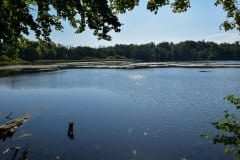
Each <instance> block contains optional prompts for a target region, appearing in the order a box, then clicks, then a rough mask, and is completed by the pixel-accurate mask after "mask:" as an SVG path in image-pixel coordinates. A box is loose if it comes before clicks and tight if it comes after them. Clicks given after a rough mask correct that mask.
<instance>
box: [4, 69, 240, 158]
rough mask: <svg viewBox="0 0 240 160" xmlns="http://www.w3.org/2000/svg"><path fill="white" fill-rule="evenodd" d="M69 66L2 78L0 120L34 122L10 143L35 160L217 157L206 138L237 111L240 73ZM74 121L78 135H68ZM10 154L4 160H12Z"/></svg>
mask: <svg viewBox="0 0 240 160" xmlns="http://www.w3.org/2000/svg"><path fill="white" fill-rule="evenodd" d="M201 70H203V69H184V68H156V69H135V70H120V69H116V70H114V69H70V70H60V71H56V72H46V73H34V74H23V75H18V76H9V77H1V78H0V122H1V124H2V123H4V122H6V119H5V118H4V117H5V116H6V115H8V114H9V113H10V112H12V115H11V117H12V118H17V117H20V116H22V115H24V114H26V113H29V114H31V119H30V120H29V121H28V122H27V123H26V124H24V125H23V126H22V127H21V128H19V129H18V130H17V132H16V133H15V134H14V135H13V136H12V137H11V138H8V139H6V140H5V141H1V142H0V151H1V152H3V150H4V149H6V148H7V147H10V146H14V145H20V146H21V148H20V150H19V153H18V155H17V156H21V153H22V152H23V151H24V149H25V148H27V155H28V157H29V159H30V160H40V159H41V160H42V159H52V160H56V159H64V160H68V159H82V160H125V159H128V160H160V159H163V160H168V159H170V160H172V159H176V160H177V159H179V160H181V159H182V160H183V159H187V160H188V159H194V160H203V159H211V160H220V159H231V158H232V157H231V156H227V155H226V154H225V153H224V147H223V146H222V145H213V144H212V143H211V142H210V141H209V140H206V139H203V138H201V136H200V135H201V134H202V133H204V132H206V131H208V130H213V131H214V129H213V127H212V125H211V122H212V121H217V120H219V119H220V118H222V117H223V112H224V110H226V109H229V110H234V107H233V106H232V105H231V104H229V103H228V102H227V101H226V100H224V99H223V98H224V97H225V96H226V95H229V94H235V95H237V96H240V90H239V89H240V69H204V71H209V72H200V71H201ZM69 121H73V122H74V138H73V137H72V138H70V137H69V136H68V134H67V132H68V123H69ZM13 154H14V152H13V151H10V152H9V153H7V154H6V155H4V158H11V157H12V156H13Z"/></svg>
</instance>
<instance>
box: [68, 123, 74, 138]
mask: <svg viewBox="0 0 240 160" xmlns="http://www.w3.org/2000/svg"><path fill="white" fill-rule="evenodd" d="M68 137H69V138H70V139H71V140H73V139H74V133H73V122H72V121H70V122H69V124H68Z"/></svg>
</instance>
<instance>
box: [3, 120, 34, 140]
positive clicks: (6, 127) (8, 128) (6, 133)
mask: <svg viewBox="0 0 240 160" xmlns="http://www.w3.org/2000/svg"><path fill="white" fill-rule="evenodd" d="M29 118H30V116H29V115H27V116H23V117H20V118H16V119H13V120H11V121H8V122H6V123H5V124H3V125H0V140H1V139H3V140H5V139H6V138H7V137H11V136H12V135H13V134H14V133H15V132H16V130H17V129H18V128H19V127H20V126H21V125H22V124H24V123H26V122H27V121H28V120H29Z"/></svg>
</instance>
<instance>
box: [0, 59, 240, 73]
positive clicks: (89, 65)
mask: <svg viewBox="0 0 240 160" xmlns="http://www.w3.org/2000/svg"><path fill="white" fill-rule="evenodd" d="M143 68H203V69H210V68H240V63H237V64H228V63H221V64H220V63H216V62H201V61H198V62H194V61H191V62H130V61H98V62H65V63H55V64H41V65H38V64H37V65H9V66H0V76H6V75H14V74H21V73H36V72H49V71H57V70H61V69H143Z"/></svg>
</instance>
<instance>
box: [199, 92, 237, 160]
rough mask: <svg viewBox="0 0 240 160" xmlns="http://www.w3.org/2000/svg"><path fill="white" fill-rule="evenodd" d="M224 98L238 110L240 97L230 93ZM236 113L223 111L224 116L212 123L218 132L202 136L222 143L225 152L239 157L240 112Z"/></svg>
mask: <svg viewBox="0 0 240 160" xmlns="http://www.w3.org/2000/svg"><path fill="white" fill-rule="evenodd" d="M226 99H227V100H228V101H229V102H231V103H232V104H233V105H234V106H235V107H236V109H237V110H238V111H239V109H240V98H236V97H234V96H233V95H230V96H227V97H226ZM237 113H238V114H233V113H230V111H228V110H227V111H225V113H224V118H222V119H221V120H220V121H217V122H213V123H212V124H213V126H214V127H215V128H216V129H217V130H218V131H220V132H218V134H216V135H214V136H212V137H210V136H211V135H210V134H209V133H206V134H203V135H202V136H203V137H205V138H211V139H212V141H213V143H214V144H216V143H220V144H224V146H225V152H226V153H232V154H234V157H235V158H236V159H240V119H239V115H240V114H239V113H240V112H237Z"/></svg>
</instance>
